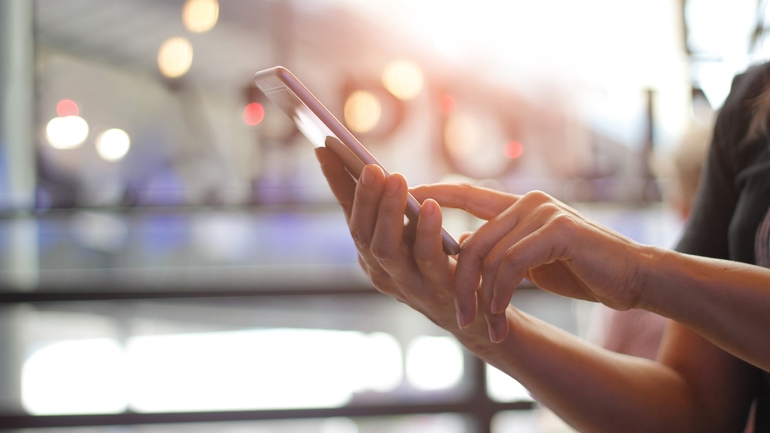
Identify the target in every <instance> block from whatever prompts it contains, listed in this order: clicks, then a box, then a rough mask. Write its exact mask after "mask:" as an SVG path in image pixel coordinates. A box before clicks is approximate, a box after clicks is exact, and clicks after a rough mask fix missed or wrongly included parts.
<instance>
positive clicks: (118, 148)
mask: <svg viewBox="0 0 770 433" xmlns="http://www.w3.org/2000/svg"><path fill="white" fill-rule="evenodd" d="M130 147H131V138H130V137H129V136H128V133H126V131H124V130H122V129H117V128H114V129H108V130H106V131H104V132H102V133H101V134H100V135H99V137H97V138H96V151H97V153H99V156H101V157H102V159H104V160H105V161H110V162H114V161H119V160H121V159H123V157H124V156H126V154H127V153H128V149H129V148H130Z"/></svg>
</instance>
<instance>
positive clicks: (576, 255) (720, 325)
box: [414, 185, 770, 370]
mask: <svg viewBox="0 0 770 433" xmlns="http://www.w3.org/2000/svg"><path fill="white" fill-rule="evenodd" d="M414 194H415V195H416V196H417V197H418V200H419V199H420V198H421V197H425V196H428V195H429V196H432V197H435V198H437V199H438V201H439V202H440V203H441V204H442V205H446V206H451V207H460V208H463V209H466V210H467V211H469V212H471V213H473V214H475V215H476V216H479V217H481V218H486V219H489V221H488V222H487V223H486V224H485V225H484V226H482V227H481V228H480V229H479V230H478V231H477V232H476V233H474V234H472V235H471V236H470V237H469V238H468V239H466V241H465V242H464V243H463V247H462V248H463V249H462V252H461V253H460V259H459V261H458V264H457V277H456V278H457V282H456V290H457V298H458V308H459V309H460V311H462V313H460V314H458V321H459V323H460V325H461V326H464V325H468V324H469V323H471V322H473V320H474V319H475V311H476V308H477V305H476V304H477V299H476V296H477V290H476V288H477V286H478V285H479V281H481V288H480V290H479V291H478V297H479V303H480V304H481V305H480V306H479V308H480V309H481V310H482V311H484V312H485V314H486V318H487V321H488V322H489V323H490V330H491V331H490V336H491V337H492V339H493V340H499V339H500V338H502V337H503V336H504V335H505V332H507V327H506V324H505V321H504V320H503V319H502V316H501V313H502V312H503V311H504V310H505V307H506V305H507V304H508V302H509V301H510V298H511V294H512V293H513V290H514V289H515V287H516V286H517V285H518V284H519V282H520V281H521V280H522V279H523V278H528V279H529V280H530V281H532V282H533V283H534V284H536V285H537V286H538V287H541V288H543V289H545V290H549V291H553V292H555V293H559V294H562V295H565V296H570V297H573V298H578V299H587V300H594V301H599V302H602V303H604V304H606V305H608V306H610V307H612V308H616V309H629V308H642V309H646V310H649V311H653V312H655V313H658V314H661V315H663V316H666V317H669V318H671V319H673V320H676V321H677V322H680V323H682V324H684V325H687V326H688V327H691V328H692V329H694V330H696V331H697V332H698V333H700V334H701V335H703V336H704V337H706V338H708V339H709V340H710V341H712V342H713V343H715V344H716V345H718V346H719V347H721V348H723V349H724V350H726V351H728V352H730V353H732V354H734V355H736V356H738V357H740V358H742V359H744V360H746V361H748V362H750V363H752V364H754V365H756V366H758V367H760V368H763V369H765V370H770V332H768V329H770V314H768V311H770V270H768V269H764V268H760V267H757V266H751V265H746V264H743V263H737V262H731V261H726V260H717V259H710V258H702V257H697V256H691V255H686V254H680V253H676V252H672V251H669V250H666V249H662V248H655V247H648V246H644V245H641V244H638V243H636V242H634V241H632V240H630V239H628V238H625V237H623V236H621V235H619V234H617V233H615V232H612V231H611V230H609V229H607V228H604V227H601V226H599V225H597V224H594V223H591V222H590V221H587V220H585V219H584V218H582V217H581V216H580V215H579V214H578V213H577V212H576V211H574V210H572V209H570V208H569V207H567V206H565V205H564V204H562V203H560V202H558V201H556V200H554V199H552V198H550V197H548V196H547V195H545V194H542V193H530V194H527V195H524V196H520V197H519V196H513V195H510V194H504V193H500V192H496V191H491V190H486V189H482V188H475V187H471V186H467V185H463V186H457V185H434V186H424V187H420V188H417V189H415V190H414ZM506 205H507V207H505V206H506ZM501 209H502V210H501ZM493 215H494V216H493Z"/></svg>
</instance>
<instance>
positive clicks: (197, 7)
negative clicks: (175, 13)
mask: <svg viewBox="0 0 770 433" xmlns="http://www.w3.org/2000/svg"><path fill="white" fill-rule="evenodd" d="M218 18H219V3H218V2H217V0H187V2H185V4H184V8H183V9H182V22H183V23H184V26H185V27H186V28H187V30H189V31H191V32H193V33H204V32H207V31H209V30H211V29H212V28H214V26H215V25H216V24H217V19H218Z"/></svg>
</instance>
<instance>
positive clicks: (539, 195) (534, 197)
mask: <svg viewBox="0 0 770 433" xmlns="http://www.w3.org/2000/svg"><path fill="white" fill-rule="evenodd" d="M523 199H524V200H526V201H531V202H534V203H536V204H543V203H548V202H551V200H552V198H551V196H550V195H548V194H546V193H544V192H543V191H539V190H534V191H530V192H528V193H526V194H524V197H523Z"/></svg>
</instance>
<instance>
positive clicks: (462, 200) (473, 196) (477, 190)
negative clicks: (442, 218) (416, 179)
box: [410, 183, 519, 220]
mask: <svg viewBox="0 0 770 433" xmlns="http://www.w3.org/2000/svg"><path fill="white" fill-rule="evenodd" d="M410 192H411V193H412V195H413V196H414V198H416V199H417V201H419V202H420V203H422V202H423V201H425V200H426V199H429V198H432V199H434V200H436V202H438V204H439V205H441V206H446V207H451V208H455V209H462V210H464V211H466V212H468V213H470V214H471V215H473V216H475V217H478V218H482V219H485V220H489V219H492V218H494V217H495V216H497V215H498V214H499V213H500V212H502V211H504V210H505V209H507V208H509V207H510V206H511V205H513V204H514V203H516V201H518V199H519V196H517V195H514V194H508V193H504V192H500V191H495V190H493V189H489V188H483V187H479V186H475V185H470V184H466V183H460V184H452V183H439V184H432V185H420V186H417V187H414V188H411V189H410Z"/></svg>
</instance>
